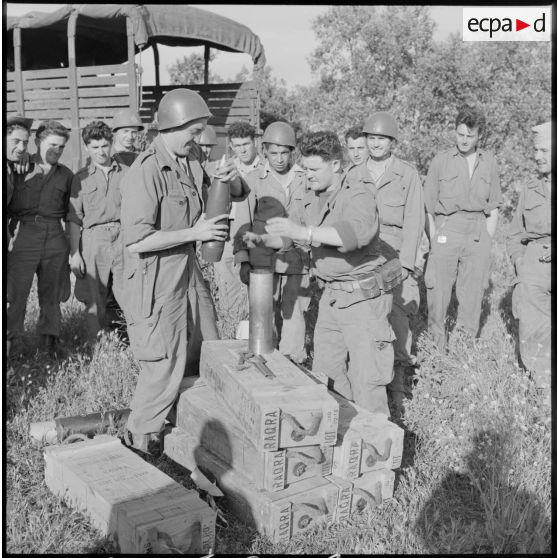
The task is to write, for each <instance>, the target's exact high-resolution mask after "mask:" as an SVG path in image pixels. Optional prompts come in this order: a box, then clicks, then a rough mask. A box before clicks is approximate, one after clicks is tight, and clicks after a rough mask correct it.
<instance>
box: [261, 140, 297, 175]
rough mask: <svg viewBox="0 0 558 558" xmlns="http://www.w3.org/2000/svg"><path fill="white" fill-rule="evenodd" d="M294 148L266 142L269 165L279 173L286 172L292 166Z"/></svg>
mask: <svg viewBox="0 0 558 558" xmlns="http://www.w3.org/2000/svg"><path fill="white" fill-rule="evenodd" d="M292 151H293V150H292V149H291V148H290V147H287V146H286V145H275V144H274V143H266V144H265V156H266V157H267V160H268V161H269V166H270V167H271V168H272V169H273V170H274V171H276V172H278V173H279V174H284V173H286V172H288V171H289V169H290V168H291V153H292Z"/></svg>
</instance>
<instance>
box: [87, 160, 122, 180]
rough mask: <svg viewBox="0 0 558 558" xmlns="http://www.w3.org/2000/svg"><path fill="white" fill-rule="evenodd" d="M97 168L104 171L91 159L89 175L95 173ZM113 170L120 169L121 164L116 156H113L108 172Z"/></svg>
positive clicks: (88, 168)
mask: <svg viewBox="0 0 558 558" xmlns="http://www.w3.org/2000/svg"><path fill="white" fill-rule="evenodd" d="M97 170H100V171H102V169H100V168H99V167H98V166H97V165H96V164H95V163H94V162H93V161H90V163H89V167H87V172H88V173H89V176H91V175H92V174H94V173H95V172H96V171H97ZM111 170H114V171H119V170H120V164H119V163H118V161H117V160H116V159H115V158H114V156H112V157H111V163H110V167H109V168H108V171H107V172H110V171H111Z"/></svg>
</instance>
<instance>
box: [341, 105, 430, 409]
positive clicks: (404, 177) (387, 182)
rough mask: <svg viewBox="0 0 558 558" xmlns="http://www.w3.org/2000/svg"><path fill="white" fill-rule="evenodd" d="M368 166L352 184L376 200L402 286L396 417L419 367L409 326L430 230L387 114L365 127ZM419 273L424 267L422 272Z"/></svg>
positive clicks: (384, 241) (383, 240)
mask: <svg viewBox="0 0 558 558" xmlns="http://www.w3.org/2000/svg"><path fill="white" fill-rule="evenodd" d="M363 133H364V136H365V138H366V146H367V151H368V153H367V155H368V157H367V160H366V162H365V163H364V164H362V165H359V166H355V167H353V168H352V169H350V170H349V171H348V177H347V178H348V181H349V182H350V183H355V182H358V183H360V184H364V185H365V186H366V187H367V188H368V189H369V190H370V191H371V192H373V193H374V194H375V196H376V204H377V207H378V214H379V218H380V246H381V250H382V253H383V254H384V256H385V257H386V258H387V259H392V258H399V260H400V262H401V266H402V268H403V281H402V282H401V283H400V284H399V285H398V286H397V287H396V288H394V289H393V291H392V292H393V306H392V310H391V314H390V324H391V327H392V328H393V331H394V333H395V341H394V355H395V357H394V359H395V362H394V376H393V381H392V382H391V383H390V384H389V386H388V390H389V391H390V394H391V397H392V400H393V401H394V402H395V404H396V407H397V411H400V410H401V409H400V405H401V403H402V401H403V398H404V396H405V395H409V390H408V388H407V387H406V382H405V377H406V374H407V373H408V372H410V371H411V370H410V369H411V367H413V366H414V365H415V363H416V357H415V356H414V355H412V354H411V346H412V332H411V328H410V324H409V321H410V319H411V318H412V316H413V315H415V314H416V313H417V312H418V308H419V302H420V301H419V288H418V284H417V277H416V273H417V272H420V271H421V270H420V269H416V267H417V262H418V261H419V260H420V258H421V255H422V254H421V243H422V241H423V236H424V235H425V233H424V227H425V220H426V214H425V208H424V199H423V192H422V184H421V180H420V177H419V174H418V172H417V170H416V168H415V167H414V166H413V165H412V164H410V163H408V162H407V161H404V160H403V159H400V158H399V157H397V156H396V155H394V154H393V150H394V146H395V144H396V141H397V138H398V135H399V131H398V126H397V122H396V121H395V118H394V117H393V116H392V115H391V114H390V113H388V112H376V113H374V114H372V115H371V116H370V117H369V118H368V119H366V121H365V122H364V126H363ZM418 267H420V265H419V266H418Z"/></svg>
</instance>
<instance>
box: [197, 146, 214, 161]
mask: <svg viewBox="0 0 558 558" xmlns="http://www.w3.org/2000/svg"><path fill="white" fill-rule="evenodd" d="M200 149H201V150H202V151H203V154H204V155H205V156H206V158H207V159H209V157H211V152H212V151H213V146H212V145H201V144H200Z"/></svg>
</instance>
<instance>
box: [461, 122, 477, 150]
mask: <svg viewBox="0 0 558 558" xmlns="http://www.w3.org/2000/svg"><path fill="white" fill-rule="evenodd" d="M479 139H480V134H479V128H478V126H476V127H475V128H469V127H468V126H467V125H466V124H459V126H458V127H457V128H456V129H455V145H457V149H459V151H460V152H461V154H462V155H471V153H473V152H474V151H475V149H476V148H477V144H478V143H479Z"/></svg>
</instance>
